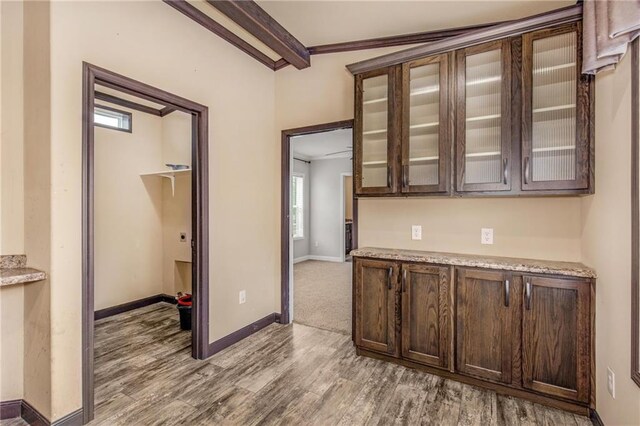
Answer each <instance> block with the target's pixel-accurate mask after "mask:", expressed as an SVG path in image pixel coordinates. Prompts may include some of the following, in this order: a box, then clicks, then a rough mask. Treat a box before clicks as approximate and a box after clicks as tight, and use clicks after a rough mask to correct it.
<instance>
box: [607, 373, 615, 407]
mask: <svg viewBox="0 0 640 426" xmlns="http://www.w3.org/2000/svg"><path fill="white" fill-rule="evenodd" d="M607 391H608V392H609V395H611V397H612V398H613V399H616V373H614V372H613V370H612V369H611V367H607Z"/></svg>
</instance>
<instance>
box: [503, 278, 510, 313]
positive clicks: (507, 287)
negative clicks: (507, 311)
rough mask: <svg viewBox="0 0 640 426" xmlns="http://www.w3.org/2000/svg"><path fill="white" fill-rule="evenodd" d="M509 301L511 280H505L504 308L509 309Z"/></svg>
mask: <svg viewBox="0 0 640 426" xmlns="http://www.w3.org/2000/svg"><path fill="white" fill-rule="evenodd" d="M509 299H511V284H510V283H509V280H504V306H506V307H507V308H508V307H509Z"/></svg>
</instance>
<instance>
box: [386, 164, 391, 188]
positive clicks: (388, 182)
mask: <svg viewBox="0 0 640 426" xmlns="http://www.w3.org/2000/svg"><path fill="white" fill-rule="evenodd" d="M387 187H388V188H389V189H391V166H390V165H388V166H387Z"/></svg>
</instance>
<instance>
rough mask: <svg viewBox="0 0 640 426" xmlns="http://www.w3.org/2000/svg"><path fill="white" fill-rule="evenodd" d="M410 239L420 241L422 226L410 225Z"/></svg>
mask: <svg viewBox="0 0 640 426" xmlns="http://www.w3.org/2000/svg"><path fill="white" fill-rule="evenodd" d="M411 239H412V240H421V239H422V226H421V225H411Z"/></svg>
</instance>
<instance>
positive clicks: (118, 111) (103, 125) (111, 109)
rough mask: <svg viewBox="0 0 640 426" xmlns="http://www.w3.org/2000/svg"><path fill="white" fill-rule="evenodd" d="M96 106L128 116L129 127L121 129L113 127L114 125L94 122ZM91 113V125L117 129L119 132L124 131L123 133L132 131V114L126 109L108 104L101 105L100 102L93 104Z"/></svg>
mask: <svg viewBox="0 0 640 426" xmlns="http://www.w3.org/2000/svg"><path fill="white" fill-rule="evenodd" d="M96 108H99V109H104V110H107V111H112V112H117V113H118V114H122V115H126V116H128V117H129V128H127V129H122V128H120V127H115V126H109V125H107V124H101V123H96V122H95V118H94V117H95V113H96ZM93 114H94V115H93V116H92V117H91V118H92V121H93V125H94V126H96V127H102V128H104V129H111V130H117V131H119V132H125V133H133V114H132V113H130V112H128V111H123V110H121V109H117V108H112V107H108V106H105V105H102V104H95V105H94V106H93Z"/></svg>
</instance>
